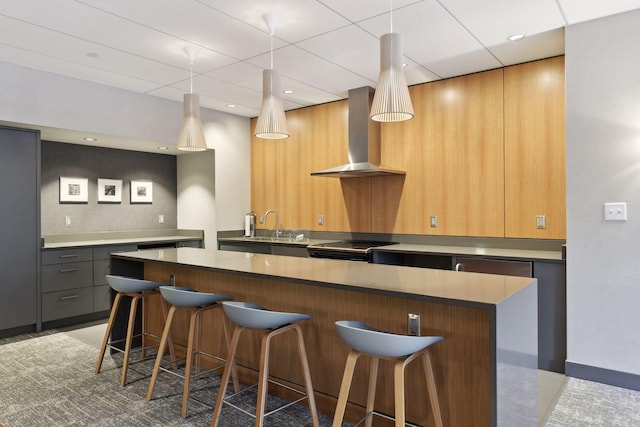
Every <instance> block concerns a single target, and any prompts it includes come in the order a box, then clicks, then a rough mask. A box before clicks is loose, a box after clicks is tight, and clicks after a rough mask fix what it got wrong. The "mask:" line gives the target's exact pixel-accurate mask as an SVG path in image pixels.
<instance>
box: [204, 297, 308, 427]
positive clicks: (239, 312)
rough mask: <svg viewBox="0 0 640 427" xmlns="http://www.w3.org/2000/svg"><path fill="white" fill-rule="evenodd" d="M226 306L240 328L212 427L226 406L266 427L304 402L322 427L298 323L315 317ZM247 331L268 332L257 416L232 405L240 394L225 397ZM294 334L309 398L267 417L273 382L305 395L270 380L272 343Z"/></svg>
mask: <svg viewBox="0 0 640 427" xmlns="http://www.w3.org/2000/svg"><path fill="white" fill-rule="evenodd" d="M222 305H223V307H224V312H225V314H226V315H227V316H228V317H229V319H231V321H232V322H233V323H235V324H236V327H235V329H234V331H233V338H232V340H231V349H230V350H229V358H228V360H227V366H226V367H225V370H224V374H223V375H222V382H221V384H220V390H219V391H218V398H217V399H216V407H215V410H214V412H213V419H212V420H211V426H212V427H215V426H217V425H218V421H219V419H220V413H221V411H222V406H223V405H224V404H227V405H230V406H232V407H234V408H235V409H238V410H240V411H242V412H244V413H245V414H247V415H250V416H252V417H254V418H255V420H256V422H255V425H256V426H262V425H263V423H264V418H265V417H266V416H269V415H271V414H273V413H275V412H277V411H279V410H281V409H284V408H286V407H288V406H290V405H293V404H295V403H297V402H300V401H301V400H304V399H308V403H309V412H310V413H311V418H312V420H313V425H314V427H318V426H319V421H318V411H317V409H316V402H315V397H314V393H313V385H312V383H311V373H310V371H309V362H308V360H307V352H306V350H305V346H304V339H303V337H302V330H301V329H300V326H299V325H298V324H296V323H295V322H298V321H300V320H309V319H311V316H309V315H308V314H301V313H287V312H280V311H270V310H267V309H265V308H264V307H262V306H259V305H257V304H252V303H247V302H235V301H232V302H228V301H225V302H223V303H222ZM246 329H263V330H264V333H263V335H262V346H261V350H260V367H259V373H258V400H257V403H256V412H255V414H251V413H249V412H247V411H244V410H243V409H241V408H239V407H237V406H236V405H234V404H233V403H231V402H230V401H229V400H230V399H232V398H233V397H234V396H236V395H237V394H238V393H237V392H236V394H233V395H231V396H225V394H226V390H227V383H228V382H229V374H230V367H231V366H233V365H232V364H233V360H234V358H235V355H236V350H237V348H238V342H239V341H240V335H241V334H242V332H243V331H244V330H246ZM291 330H294V331H295V332H296V336H297V340H298V354H299V357H300V364H301V365H302V370H303V374H304V381H305V389H306V396H303V397H301V398H300V399H298V400H296V401H294V402H289V403H288V404H286V405H284V406H282V407H280V408H278V409H275V410H273V411H271V412H269V413H267V414H265V408H266V403H267V391H268V386H269V384H268V383H269V382H272V383H275V384H278V385H281V386H283V387H286V388H288V389H289V390H292V391H295V392H297V393H299V394H305V393H304V392H302V391H300V390H296V389H293V388H291V387H288V386H286V385H284V384H281V383H278V382H276V381H274V380H272V379H269V351H270V343H271V339H272V338H273V337H275V336H277V335H280V334H283V333H285V332H288V331H291ZM247 389H248V388H247ZM247 389H245V390H247ZM245 390H243V391H245Z"/></svg>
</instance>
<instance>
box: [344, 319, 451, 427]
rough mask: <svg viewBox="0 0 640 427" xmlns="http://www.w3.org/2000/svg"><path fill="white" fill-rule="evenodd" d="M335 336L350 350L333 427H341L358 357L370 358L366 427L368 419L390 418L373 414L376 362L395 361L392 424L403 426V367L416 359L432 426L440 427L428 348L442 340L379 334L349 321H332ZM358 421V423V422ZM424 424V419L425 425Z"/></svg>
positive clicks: (438, 338) (368, 327) (374, 330)
mask: <svg viewBox="0 0 640 427" xmlns="http://www.w3.org/2000/svg"><path fill="white" fill-rule="evenodd" d="M336 328H337V330H338V334H339V335H340V337H341V338H342V339H343V341H344V342H345V343H346V344H347V345H349V347H351V350H350V351H349V355H348V356H347V363H346V366H345V368H344V375H343V377H342V384H341V386H340V394H339V396H338V403H337V405H336V413H335V416H334V419H333V427H339V426H340V425H342V419H343V417H344V411H345V408H346V405H347V399H348V397H349V389H350V388H351V380H352V378H353V371H354V370H355V367H356V363H357V361H358V358H359V357H360V356H361V355H362V354H366V355H368V356H370V357H371V365H370V370H369V388H368V392H367V407H366V414H365V417H364V418H363V420H364V419H366V424H365V425H366V426H367V427H370V426H371V423H372V416H373V415H374V414H375V415H379V416H383V417H385V418H390V417H388V416H386V415H383V414H380V413H378V412H375V411H374V400H375V394H376V381H377V376H378V361H379V360H380V359H391V360H395V361H396V362H395V365H394V381H393V382H394V400H395V425H396V426H404V425H405V410H404V409H405V401H404V382H405V368H406V367H407V365H408V364H409V363H410V362H411V361H413V360H415V359H416V358H418V357H420V358H421V359H422V365H423V367H424V372H425V377H426V378H425V379H426V383H427V390H428V392H429V400H430V401H431V410H432V412H433V418H434V421H435V425H436V426H438V427H442V415H441V413H440V405H439V403H438V394H437V391H436V384H435V378H434V375H433V367H432V365H431V355H430V352H429V347H430V346H431V345H432V344H435V343H437V342H440V341H442V340H443V339H444V338H443V337H441V336H410V335H399V334H394V333H390V332H384V331H380V330H378V329H375V328H372V327H371V326H368V325H366V324H364V323H362V322H358V321H352V320H341V321H338V322H336ZM360 422H362V420H361V421H360ZM424 425H426V420H425V424H424Z"/></svg>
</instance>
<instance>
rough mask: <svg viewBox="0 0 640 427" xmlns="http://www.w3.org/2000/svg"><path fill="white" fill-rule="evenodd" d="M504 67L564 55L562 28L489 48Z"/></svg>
mask: <svg viewBox="0 0 640 427" xmlns="http://www.w3.org/2000/svg"><path fill="white" fill-rule="evenodd" d="M490 50H491V52H492V53H493V54H494V55H495V56H496V57H497V58H498V59H499V60H500V62H502V63H503V64H504V65H514V64H521V63H523V62H528V61H531V59H532V58H550V57H552V56H558V55H563V54H564V27H562V28H557V29H555V30H551V31H546V32H544V33H540V34H534V35H532V36H528V37H525V38H524V39H522V40H520V41H517V42H507V43H503V44H501V45H498V46H493V47H491V48H490Z"/></svg>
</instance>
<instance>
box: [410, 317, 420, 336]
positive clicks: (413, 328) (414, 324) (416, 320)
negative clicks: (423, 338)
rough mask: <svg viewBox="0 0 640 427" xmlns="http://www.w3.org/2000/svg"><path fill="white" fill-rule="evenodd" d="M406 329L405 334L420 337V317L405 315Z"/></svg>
mask: <svg viewBox="0 0 640 427" xmlns="http://www.w3.org/2000/svg"><path fill="white" fill-rule="evenodd" d="M407 317H408V328H407V333H408V334H409V335H413V336H416V337H419V336H420V315H419V314H412V313H409V314H407Z"/></svg>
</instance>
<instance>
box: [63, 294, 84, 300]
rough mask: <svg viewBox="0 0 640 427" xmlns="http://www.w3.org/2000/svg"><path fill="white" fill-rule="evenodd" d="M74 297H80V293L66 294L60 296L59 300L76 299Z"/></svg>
mask: <svg viewBox="0 0 640 427" xmlns="http://www.w3.org/2000/svg"><path fill="white" fill-rule="evenodd" d="M76 298H80V295H77V294H76V295H68V296H66V297H60V301H66V300H70V299H76Z"/></svg>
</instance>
